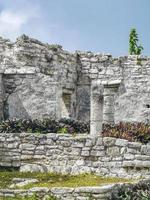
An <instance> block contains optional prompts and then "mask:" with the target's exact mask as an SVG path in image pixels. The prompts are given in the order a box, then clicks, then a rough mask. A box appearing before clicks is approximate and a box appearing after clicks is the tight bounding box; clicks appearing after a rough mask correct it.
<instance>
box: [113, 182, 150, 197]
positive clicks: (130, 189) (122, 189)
mask: <svg viewBox="0 0 150 200" xmlns="http://www.w3.org/2000/svg"><path fill="white" fill-rule="evenodd" d="M110 199H111V200H150V180H148V181H147V182H143V181H141V182H139V183H138V184H135V185H126V186H119V188H118V189H117V192H116V191H113V192H112V195H111V198H110Z"/></svg>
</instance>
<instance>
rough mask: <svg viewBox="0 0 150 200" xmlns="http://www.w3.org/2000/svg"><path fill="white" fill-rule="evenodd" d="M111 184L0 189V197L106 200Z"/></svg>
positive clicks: (109, 193)
mask: <svg viewBox="0 0 150 200" xmlns="http://www.w3.org/2000/svg"><path fill="white" fill-rule="evenodd" d="M114 188H115V186H113V185H108V186H101V187H77V188H67V187H62V188H51V189H49V188H38V187H37V188H32V189H30V190H9V189H1V190H0V197H15V196H18V195H19V196H28V195H33V194H35V193H36V194H37V196H38V197H39V199H40V200H41V199H44V197H45V196H47V195H51V196H54V197H56V198H57V199H58V200H90V199H94V200H108V199H109V198H110V196H111V192H112V190H113V189H114Z"/></svg>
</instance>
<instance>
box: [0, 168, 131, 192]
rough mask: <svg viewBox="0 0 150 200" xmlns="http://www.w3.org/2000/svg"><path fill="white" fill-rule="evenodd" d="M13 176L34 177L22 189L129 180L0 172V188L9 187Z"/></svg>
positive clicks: (92, 176) (90, 184) (100, 183)
mask: <svg viewBox="0 0 150 200" xmlns="http://www.w3.org/2000/svg"><path fill="white" fill-rule="evenodd" d="M13 178H35V179H37V180H39V182H38V183H32V184H28V185H27V186H25V187H24V188H23V189H29V188H32V187H49V188H51V187H80V186H98V185H107V184H110V183H119V182H129V181H131V180H127V179H121V178H117V177H116V178H111V177H102V176H96V175H94V174H81V175H78V176H71V175H61V174H52V173H29V172H28V173H21V172H17V171H14V172H5V171H3V172H0V189H3V188H9V186H10V185H11V184H12V179H13Z"/></svg>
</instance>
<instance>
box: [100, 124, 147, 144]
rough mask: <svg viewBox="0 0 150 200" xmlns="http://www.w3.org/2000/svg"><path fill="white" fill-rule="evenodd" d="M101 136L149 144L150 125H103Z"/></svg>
mask: <svg viewBox="0 0 150 200" xmlns="http://www.w3.org/2000/svg"><path fill="white" fill-rule="evenodd" d="M102 135H103V136H104V137H115V138H121V139H126V140H128V141H130V142H132V141H136V142H142V143H148V142H150V124H145V123H129V122H126V123H123V122H120V123H118V124H114V125H110V124H103V131H102Z"/></svg>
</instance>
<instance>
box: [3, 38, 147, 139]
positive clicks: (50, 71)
mask: <svg viewBox="0 0 150 200" xmlns="http://www.w3.org/2000/svg"><path fill="white" fill-rule="evenodd" d="M15 117H16V118H32V119H35V118H47V117H55V118H58V119H59V118H62V117H66V118H73V119H77V120H82V121H90V123H91V134H93V135H95V134H97V133H99V132H100V131H101V128H102V123H103V122H105V123H114V122H118V121H143V122H149V121H150V58H148V57H142V56H139V57H137V56H124V57H119V58H113V57H112V56H111V55H108V54H100V53H97V54H95V53H92V52H81V51H76V52H75V53H69V52H67V51H64V50H63V49H62V48H61V46H59V45H48V44H43V43H41V42H39V41H38V40H35V39H31V38H29V37H27V36H25V35H23V36H21V37H19V38H18V39H17V41H16V42H15V43H12V42H10V41H9V40H5V39H2V38H0V119H1V120H3V119H8V118H15Z"/></svg>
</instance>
